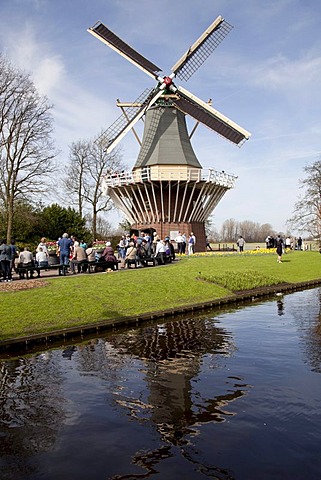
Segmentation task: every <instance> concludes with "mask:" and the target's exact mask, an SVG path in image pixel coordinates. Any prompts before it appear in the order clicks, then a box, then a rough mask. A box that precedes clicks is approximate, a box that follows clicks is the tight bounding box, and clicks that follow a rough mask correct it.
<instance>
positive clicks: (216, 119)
mask: <svg viewBox="0 0 321 480" xmlns="http://www.w3.org/2000/svg"><path fill="white" fill-rule="evenodd" d="M232 28H233V27H232V26H231V25H230V24H229V23H227V22H226V21H225V20H224V18H222V17H221V16H219V17H217V18H216V20H215V21H214V22H213V23H212V24H211V25H210V26H209V27H208V28H207V29H206V30H205V32H204V33H203V34H202V35H201V36H200V37H199V38H198V40H196V42H195V43H194V44H193V45H192V46H191V47H190V48H189V49H188V51H187V52H186V53H185V54H184V55H183V56H182V57H181V58H180V59H179V60H178V61H177V62H176V64H175V65H174V66H173V67H172V68H171V74H170V75H169V76H163V75H162V74H161V72H162V71H161V69H160V68H159V67H158V66H157V65H155V64H154V63H152V62H150V61H149V60H148V59H146V58H145V57H143V56H142V55H141V54H139V53H138V52H137V51H135V50H134V49H133V48H132V47H130V46H129V45H128V44H127V43H125V42H124V41H123V40H121V39H120V38H119V37H118V36H117V35H115V34H114V33H113V32H112V31H111V30H109V29H108V28H107V27H106V26H105V25H104V24H103V23H101V22H97V23H96V24H95V25H94V26H93V27H92V28H89V29H88V32H89V33H91V34H92V35H93V36H95V37H96V38H98V39H99V40H100V41H102V42H103V43H105V44H106V45H108V46H109V47H110V48H112V49H113V50H115V51H116V52H117V53H119V54H120V55H122V56H123V57H125V58H126V59H127V60H128V61H130V62H131V63H133V64H134V65H135V66H136V67H138V68H139V69H141V70H142V71H143V72H145V73H146V74H147V75H149V76H150V77H152V78H153V79H154V80H156V86H155V87H154V88H153V89H147V90H145V91H144V92H143V93H142V94H141V95H140V96H139V97H138V98H137V99H136V101H135V102H133V103H131V104H125V103H121V102H118V106H120V107H121V108H122V111H123V113H122V115H121V116H120V117H119V118H118V119H117V120H116V121H115V122H114V123H113V124H112V125H111V126H110V127H109V128H108V129H107V130H106V131H105V132H104V133H103V134H102V136H101V137H100V138H99V141H101V142H103V143H104V145H105V149H106V152H107V153H109V152H111V151H112V149H113V148H115V146H116V145H117V144H118V143H119V142H120V141H121V140H122V138H123V137H124V136H125V135H126V134H127V133H128V132H129V131H130V130H131V129H134V126H135V124H136V123H137V122H138V121H139V120H140V119H141V118H142V117H143V116H144V115H145V126H144V133H143V139H142V142H141V148H140V152H139V154H138V158H137V161H136V163H135V165H134V167H133V169H132V171H130V172H122V173H121V174H115V173H113V172H110V173H109V174H107V175H106V176H105V177H104V180H103V182H102V188H103V191H104V192H105V193H106V194H107V193H108V195H110V197H111V198H112V200H113V201H114V203H115V205H116V206H117V207H118V208H120V209H121V210H122V211H123V212H124V214H125V215H126V217H127V218H128V219H129V221H130V222H131V224H132V227H133V228H135V229H137V230H138V231H147V230H149V231H152V230H156V231H157V233H158V234H159V235H160V236H161V237H162V238H164V237H165V236H167V235H169V236H171V238H173V237H174V236H176V233H177V232H178V231H181V232H186V233H190V232H191V231H193V232H194V234H195V235H196V237H197V243H196V251H204V250H205V221H206V219H207V218H208V217H209V215H210V214H211V213H212V211H213V210H214V208H215V207H216V205H217V204H218V202H219V201H220V200H221V198H222V197H223V195H224V193H225V192H226V191H227V190H228V189H230V188H232V187H233V186H234V183H235V180H236V177H235V176H234V175H230V174H226V173H225V172H224V171H221V172H218V171H216V170H214V169H208V170H204V169H202V166H201V164H200V163H199V161H198V159H197V157H196V155H195V152H194V150H193V148H192V145H191V140H190V136H189V134H188V132H187V126H186V120H185V116H186V115H189V116H191V117H192V118H194V119H195V120H196V122H197V123H202V124H203V125H205V126H207V127H208V128H210V129H211V130H213V131H215V132H216V133H218V134H219V135H221V136H222V137H224V138H226V139H227V140H229V141H231V142H232V143H234V144H236V145H239V146H240V145H242V144H243V143H244V142H245V141H246V140H248V139H249V137H250V133H249V132H247V131H246V130H244V129H243V128H242V127H240V126H239V125H237V124H236V123H234V122H233V121H232V120H230V119H229V118H227V117H226V116H224V115H223V114H222V113H220V112H218V111H217V110H215V109H214V108H213V107H212V106H211V105H210V103H207V102H204V101H203V100H201V99H200V98H198V97H196V96H195V95H193V94H192V93H190V92H189V91H188V90H186V89H185V88H183V87H181V86H176V84H175V83H174V81H173V80H174V78H176V77H177V78H179V79H181V80H188V79H189V78H190V77H191V76H192V75H193V74H194V73H195V72H196V71H197V70H198V68H199V67H200V66H201V65H202V64H203V62H204V61H205V60H206V59H207V58H208V57H209V56H210V55H211V53H212V52H213V51H214V50H215V48H216V47H217V46H218V45H219V44H220V43H221V41H222V40H223V39H224V38H225V36H226V35H227V34H228V33H229V32H230V30H231V29H232Z"/></svg>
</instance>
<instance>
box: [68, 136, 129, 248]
mask: <svg viewBox="0 0 321 480" xmlns="http://www.w3.org/2000/svg"><path fill="white" fill-rule="evenodd" d="M99 136H100V135H99ZM98 138H99V137H98ZM69 159H70V163H69V165H68V166H67V167H66V170H65V178H64V180H63V183H64V185H65V188H66V191H67V192H68V194H69V195H71V196H72V197H73V198H75V200H76V201H77V202H78V210H79V213H81V215H82V216H84V212H85V210H87V212H88V215H87V217H88V218H89V219H90V222H91V230H92V237H93V239H95V238H96V237H97V235H98V233H100V232H99V230H100V227H99V225H100V226H101V225H102V224H103V223H104V222H102V223H101V222H100V220H99V214H102V215H103V214H104V213H106V212H108V211H110V210H111V209H112V208H114V205H113V203H112V201H111V199H110V197H109V196H106V195H104V194H103V192H102V190H101V182H102V179H103V176H104V175H105V174H106V172H107V170H111V171H119V170H122V169H123V165H122V162H121V156H120V152H119V150H117V149H115V150H113V151H112V153H110V154H107V153H106V151H105V144H102V142H99V140H97V139H93V140H87V141H78V142H75V143H73V144H72V145H71V147H70V157H69Z"/></svg>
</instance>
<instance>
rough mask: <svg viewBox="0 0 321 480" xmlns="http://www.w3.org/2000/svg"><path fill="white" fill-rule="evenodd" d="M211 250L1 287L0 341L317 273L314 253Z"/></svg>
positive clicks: (319, 259) (320, 272) (319, 261)
mask: <svg viewBox="0 0 321 480" xmlns="http://www.w3.org/2000/svg"><path fill="white" fill-rule="evenodd" d="M276 258H277V257H276V255H275V254H274V253H273V254H250V253H244V254H232V255H229V254H226V255H222V254H213V255H210V256H194V257H191V258H188V257H186V258H185V257H184V258H182V259H181V260H180V261H178V262H175V263H174V264H172V265H168V266H166V267H163V268H146V269H137V270H135V269H132V270H129V271H127V270H126V271H122V272H114V273H108V274H107V273H106V274H95V275H75V276H68V277H62V278H53V279H49V280H48V279H46V282H47V283H48V285H47V286H44V287H41V288H34V289H30V290H23V291H16V292H0V298H1V302H0V319H1V320H0V325H1V332H0V340H6V339H9V338H17V337H20V336H24V335H29V334H35V333H42V332H48V331H51V330H56V329H61V328H68V327H74V326H78V325H84V324H88V323H95V322H101V321H104V320H108V319H117V318H119V317H124V316H132V315H137V314H142V313H149V312H153V311H159V310H162V309H170V308H174V307H177V306H183V305H190V304H194V303H200V302H203V301H210V300H213V299H217V298H220V297H224V296H227V295H231V293H232V292H233V291H237V290H243V289H248V288H253V287H258V286H264V285H274V284H278V283H284V282H291V283H296V282H302V281H306V280H312V279H317V278H321V255H320V254H319V253H318V252H290V253H288V254H287V255H284V256H283V263H282V264H278V263H277V262H276Z"/></svg>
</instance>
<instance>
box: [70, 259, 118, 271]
mask: <svg viewBox="0 0 321 480" xmlns="http://www.w3.org/2000/svg"><path fill="white" fill-rule="evenodd" d="M120 262H121V261H120V260H117V263H116V264H115V263H113V262H106V261H102V260H101V261H96V260H92V261H89V260H80V261H73V265H74V267H75V269H76V268H77V270H78V273H80V271H81V269H82V271H83V272H88V273H96V272H100V271H105V270H108V269H109V268H111V269H112V270H118V264H119V263H120ZM83 267H85V268H83ZM74 273H76V271H75V272H74Z"/></svg>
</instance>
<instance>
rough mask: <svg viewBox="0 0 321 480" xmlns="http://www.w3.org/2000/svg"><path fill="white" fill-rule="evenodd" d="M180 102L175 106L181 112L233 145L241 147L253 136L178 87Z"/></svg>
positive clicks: (175, 101)
mask: <svg viewBox="0 0 321 480" xmlns="http://www.w3.org/2000/svg"><path fill="white" fill-rule="evenodd" d="M177 93H178V96H179V99H178V100H174V104H175V105H176V106H177V108H178V109H179V110H181V111H182V112H184V113H186V114H188V115H190V116H191V117H193V118H195V120H197V121H198V122H201V123H202V124H203V125H205V126H207V127H208V128H210V129H211V130H214V131H215V132H216V133H218V134H219V135H221V136H222V137H224V138H226V139H227V140H230V141H231V142H232V143H235V144H237V145H241V144H243V143H244V141H245V140H248V139H249V138H250V136H251V134H250V133H249V132H247V131H246V130H244V128H242V127H240V126H239V125H237V123H235V122H233V121H232V120H230V119H229V118H227V117H226V116H225V115H223V114H222V113H220V112H218V111H217V110H215V109H214V108H212V107H211V106H210V105H209V104H208V103H206V102H203V100H201V99H199V98H197V97H196V96H195V95H193V94H191V93H190V92H189V91H188V90H186V89H185V88H182V87H178V89H177Z"/></svg>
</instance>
